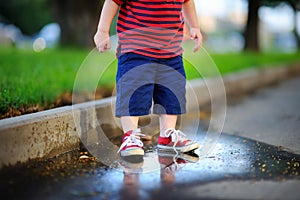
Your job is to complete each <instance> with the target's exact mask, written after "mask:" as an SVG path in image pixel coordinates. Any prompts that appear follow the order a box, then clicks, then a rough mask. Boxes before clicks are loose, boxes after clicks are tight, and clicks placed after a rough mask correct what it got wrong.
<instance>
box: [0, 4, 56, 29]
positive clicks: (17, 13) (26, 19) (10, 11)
mask: <svg viewBox="0 0 300 200" xmlns="http://www.w3.org/2000/svg"><path fill="white" fill-rule="evenodd" d="M0 15H2V18H4V20H5V21H4V22H5V23H12V24H14V25H15V26H17V27H19V28H20V29H21V31H22V32H23V33H24V34H27V35H32V34H34V33H36V32H38V31H39V30H40V29H41V28H42V27H43V26H44V25H46V24H47V23H50V22H52V21H53V20H52V18H51V14H50V11H49V9H48V8H47V4H46V2H45V0H1V1H0Z"/></svg>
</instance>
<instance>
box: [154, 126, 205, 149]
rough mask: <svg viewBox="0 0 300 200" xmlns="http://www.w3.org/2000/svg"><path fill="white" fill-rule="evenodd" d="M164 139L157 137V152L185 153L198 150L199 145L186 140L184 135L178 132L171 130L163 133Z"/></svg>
mask: <svg viewBox="0 0 300 200" xmlns="http://www.w3.org/2000/svg"><path fill="white" fill-rule="evenodd" d="M165 135H166V137H161V136H159V137H158V144H157V147H158V149H159V150H167V151H175V152H178V153H186V152H189V151H193V150H195V149H197V148H199V146H200V145H199V143H198V142H195V141H191V140H189V139H187V138H186V135H185V134H184V133H182V132H181V131H180V130H175V129H173V128H170V129H167V130H166V131H165Z"/></svg>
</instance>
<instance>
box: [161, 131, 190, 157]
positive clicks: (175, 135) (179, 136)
mask: <svg viewBox="0 0 300 200" xmlns="http://www.w3.org/2000/svg"><path fill="white" fill-rule="evenodd" d="M165 136H166V137H170V136H171V140H172V142H173V143H174V144H173V149H174V151H175V152H176V155H177V154H178V151H177V150H176V145H177V143H178V142H180V141H184V140H186V135H185V134H184V133H183V132H182V131H180V130H176V129H174V128H169V129H167V130H165Z"/></svg>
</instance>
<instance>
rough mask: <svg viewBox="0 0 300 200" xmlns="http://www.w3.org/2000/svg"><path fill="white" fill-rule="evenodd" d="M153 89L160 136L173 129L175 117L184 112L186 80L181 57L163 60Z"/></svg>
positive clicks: (154, 110)
mask: <svg viewBox="0 0 300 200" xmlns="http://www.w3.org/2000/svg"><path fill="white" fill-rule="evenodd" d="M155 83H156V84H155V87H154V94H153V100H154V109H153V112H154V113H155V114H159V116H160V119H159V122H160V134H161V136H163V134H164V132H165V130H166V129H169V128H174V129H175V126H176V122H177V116H178V115H181V114H184V113H185V112H186V89H185V86H186V78H185V72H184V67H183V62H182V57H181V56H177V57H174V58H170V59H165V60H163V62H161V64H160V66H159V67H158V73H157V76H156V82H155Z"/></svg>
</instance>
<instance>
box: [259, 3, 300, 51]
mask: <svg viewBox="0 0 300 200" xmlns="http://www.w3.org/2000/svg"><path fill="white" fill-rule="evenodd" d="M282 3H286V4H288V5H289V6H290V7H291V8H292V9H293V11H294V28H293V34H294V36H295V38H296V40H297V47H298V49H300V33H299V32H298V31H297V30H298V17H297V12H298V11H300V0H263V5H265V6H271V7H276V6H278V5H280V4H282Z"/></svg>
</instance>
